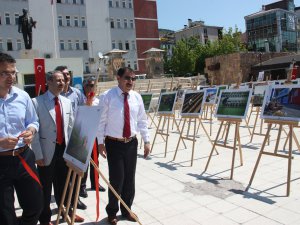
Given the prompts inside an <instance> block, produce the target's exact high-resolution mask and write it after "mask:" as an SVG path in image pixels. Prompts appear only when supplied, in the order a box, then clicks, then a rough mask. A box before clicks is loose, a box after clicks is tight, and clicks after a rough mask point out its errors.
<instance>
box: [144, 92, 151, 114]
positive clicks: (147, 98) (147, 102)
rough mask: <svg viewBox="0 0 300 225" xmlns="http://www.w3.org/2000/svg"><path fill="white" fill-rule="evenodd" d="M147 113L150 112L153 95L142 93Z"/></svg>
mask: <svg viewBox="0 0 300 225" xmlns="http://www.w3.org/2000/svg"><path fill="white" fill-rule="evenodd" d="M141 96H142V99H143V103H144V107H145V111H146V112H149V110H150V105H151V100H152V96H153V93H141Z"/></svg>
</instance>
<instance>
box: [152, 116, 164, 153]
mask: <svg viewBox="0 0 300 225" xmlns="http://www.w3.org/2000/svg"><path fill="white" fill-rule="evenodd" d="M161 120H162V116H160V118H159V122H158V126H157V129H156V132H155V135H154V139H153V144H152V146H151V151H150V152H152V150H153V146H154V144H155V139H156V136H157V133H158V132H159V127H160V123H161Z"/></svg>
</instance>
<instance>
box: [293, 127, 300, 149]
mask: <svg viewBox="0 0 300 225" xmlns="http://www.w3.org/2000/svg"><path fill="white" fill-rule="evenodd" d="M293 138H294V140H295V142H296V145H297V148H298V150H299V151H300V145H299V141H298V139H297V137H296V134H295V132H294V131H293Z"/></svg>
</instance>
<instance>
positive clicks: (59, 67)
mask: <svg viewBox="0 0 300 225" xmlns="http://www.w3.org/2000/svg"><path fill="white" fill-rule="evenodd" d="M65 69H68V67H67V66H57V67H56V68H55V69H54V70H58V71H61V72H62V71H63V70H65Z"/></svg>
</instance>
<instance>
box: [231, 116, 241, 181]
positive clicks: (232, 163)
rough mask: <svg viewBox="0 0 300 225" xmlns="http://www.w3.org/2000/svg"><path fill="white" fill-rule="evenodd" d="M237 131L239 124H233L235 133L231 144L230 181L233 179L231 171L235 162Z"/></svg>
mask: <svg viewBox="0 0 300 225" xmlns="http://www.w3.org/2000/svg"><path fill="white" fill-rule="evenodd" d="M238 129H239V123H238V122H236V123H235V132H234V142H233V154H232V162H231V173H230V180H232V178H233V170H234V161H235V152H236V142H237V138H238V132H239V131H238Z"/></svg>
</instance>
